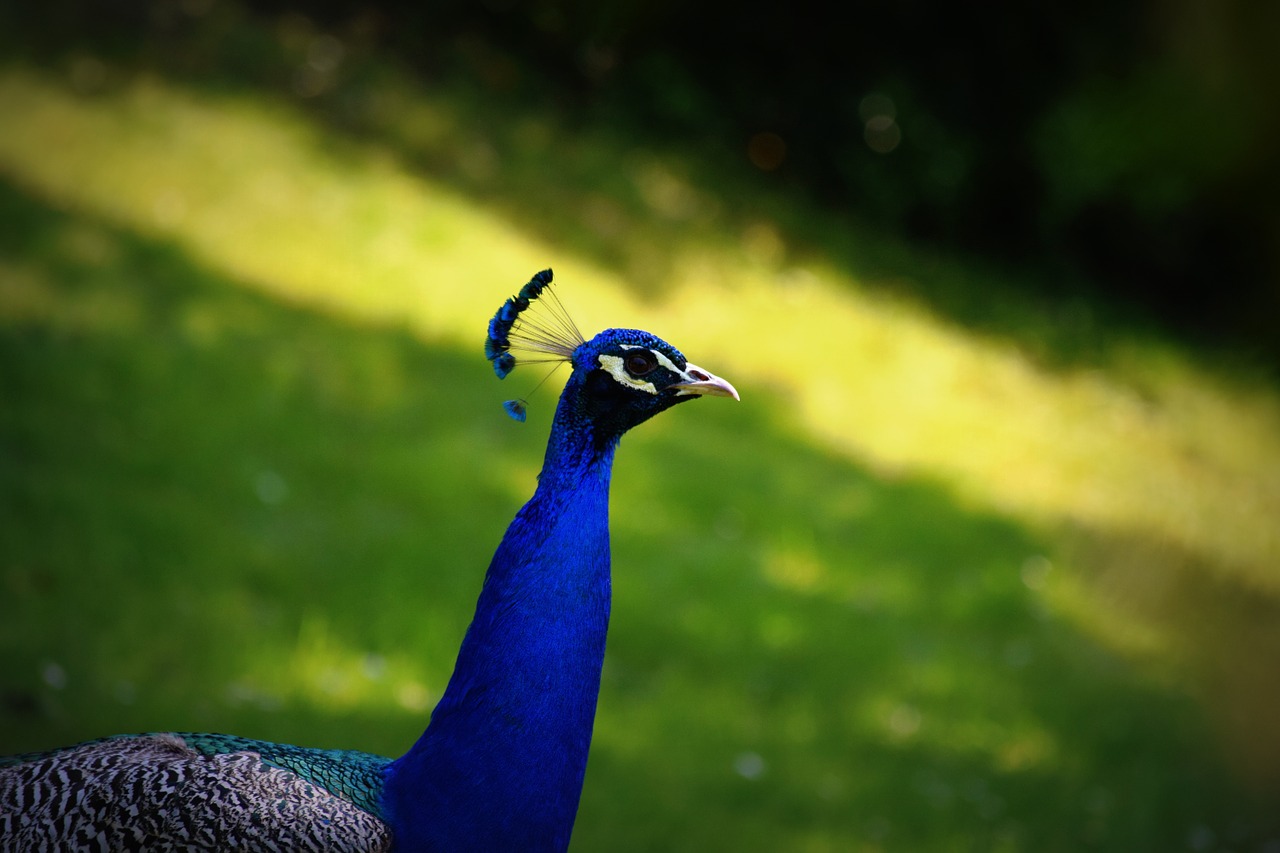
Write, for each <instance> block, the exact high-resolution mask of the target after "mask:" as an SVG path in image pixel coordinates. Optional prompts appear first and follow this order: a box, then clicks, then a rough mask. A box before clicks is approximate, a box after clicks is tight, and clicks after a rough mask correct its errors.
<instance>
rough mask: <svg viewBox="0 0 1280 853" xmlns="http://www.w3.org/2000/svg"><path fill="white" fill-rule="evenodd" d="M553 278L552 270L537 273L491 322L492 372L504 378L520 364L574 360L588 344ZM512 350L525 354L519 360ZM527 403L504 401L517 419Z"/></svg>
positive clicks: (487, 345) (487, 350)
mask: <svg viewBox="0 0 1280 853" xmlns="http://www.w3.org/2000/svg"><path fill="white" fill-rule="evenodd" d="M551 278H552V272H551V270H549V269H546V270H543V271H542V272H539V273H536V274H535V275H534V276H533V278H531V279H529V282H528V284H526V285H525V286H524V287H522V288H520V292H519V293H517V294H516V295H515V296H512V297H511V298H510V299H508V300H507V301H506V302H504V303H503V304H502V307H501V308H499V309H498V310H497V312H496V313H495V314H494V315H493V319H492V320H490V321H489V334H488V336H487V337H486V338H485V341H484V354H485V357H486V358H487V359H489V361H491V362H493V371H494V373H496V374H498V378H499V379H505V378H506V377H507V374H509V373H510V372H511V371H512V370H514V369H515V368H516V366H517V365H519V364H538V363H547V362H555V363H556V364H560V363H564V362H572V361H573V353H574V351H575V350H576V349H577V348H578V347H579V346H581V345H582V344H584V343H586V339H585V338H583V337H582V332H580V331H578V326H577V324H575V323H574V322H573V318H572V317H570V316H569V312H568V311H567V310H565V307H564V304H563V303H562V302H561V301H560V299H559V297H557V296H556V294H555V292H554V291H553V290H552V289H551ZM513 350H514V351H516V352H519V353H523V355H522V356H521V357H520V358H519V359H517V358H516V356H515V355H513V354H512V351H513ZM544 381H545V380H544ZM538 384H539V385H541V384H542V383H541V382H540V383H538ZM526 406H527V402H526V401H525V400H523V399H519V400H507V401H505V402H504V403H503V404H502V407H503V408H504V409H506V410H507V414H509V415H511V417H513V418H515V419H516V420H518V421H523V420H524V419H525V410H526Z"/></svg>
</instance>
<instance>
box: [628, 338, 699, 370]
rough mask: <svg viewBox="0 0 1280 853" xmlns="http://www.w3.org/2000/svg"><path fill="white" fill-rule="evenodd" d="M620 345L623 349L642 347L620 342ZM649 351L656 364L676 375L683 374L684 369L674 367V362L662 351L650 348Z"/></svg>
mask: <svg viewBox="0 0 1280 853" xmlns="http://www.w3.org/2000/svg"><path fill="white" fill-rule="evenodd" d="M620 346H621V347H622V348H623V349H644V347H642V346H640V345H639V344H620ZM649 352H651V353H653V357H654V358H656V359H657V360H658V364H660V365H662V366H663V367H665V368H666V369H667V370H670V371H671V372H672V373H674V374H676V375H677V376H683V375H684V371H683V370H681V369H680V368H678V367H676V365H675V362H673V361H672V360H671V359H669V358H667V357H666V356H665V355H663V354H662V353H660V352H658V351H657V350H656V349H651V350H649Z"/></svg>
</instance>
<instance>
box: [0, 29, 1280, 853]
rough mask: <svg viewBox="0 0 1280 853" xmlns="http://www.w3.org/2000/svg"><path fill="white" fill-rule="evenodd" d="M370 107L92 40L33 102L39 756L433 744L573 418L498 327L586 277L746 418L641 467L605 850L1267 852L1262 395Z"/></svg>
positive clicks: (12, 738) (615, 642)
mask: <svg viewBox="0 0 1280 853" xmlns="http://www.w3.org/2000/svg"><path fill="white" fill-rule="evenodd" d="M286 35H287V34H286ZM294 37H295V36H294V35H288V37H287V38H286V37H284V36H282V39H283V40H284V41H285V42H288V40H289V38H294ZM285 48H286V49H287V48H288V45H287V44H286V45H285ZM86 63H88V64H87V65H86ZM95 63H96V64H95ZM86 68H88V69H89V71H86ZM90 72H92V73H90ZM86 80H89V81H90V83H91V85H90V84H87V83H86ZM378 83H379V86H378V91H379V93H380V94H379V95H378V97H377V98H372V96H370V97H371V98H372V100H370V106H369V107H368V109H367V110H366V112H365V114H364V115H365V117H364V118H363V119H362V121H361V123H360V124H359V127H358V128H357V131H352V130H351V128H343V127H337V126H335V124H334V123H332V122H331V121H329V120H328V119H327V118H326V117H325V116H324V114H323V113H317V111H315V110H314V109H308V108H306V107H305V106H304V105H302V104H299V103H295V102H294V101H293V100H291V99H290V98H288V97H286V96H285V95H282V94H281V93H280V92H279V91H275V90H272V89H270V88H269V87H262V86H258V85H256V84H253V85H251V84H248V83H241V84H239V85H229V84H227V83H226V82H225V81H224V82H223V83H220V84H219V85H218V86H216V87H215V86H204V85H201V84H200V82H199V80H193V79H183V78H181V77H176V76H175V77H168V76H164V75H160V74H158V73H156V71H155V69H152V70H151V71H138V70H137V69H135V68H133V67H131V66H129V65H127V64H121V65H116V66H113V65H110V64H104V63H103V61H102V60H101V59H100V58H98V57H92V56H88V57H86V56H80V57H79V58H78V59H75V60H74V61H72V62H70V63H68V64H66V65H58V64H56V63H55V64H51V65H49V66H47V67H42V66H37V65H18V64H11V65H9V66H7V67H5V68H4V69H3V71H0V116H4V117H5V121H4V123H5V128H6V132H5V133H4V134H0V176H3V181H2V184H0V399H3V400H5V401H6V404H5V405H3V406H0V519H2V527H0V529H2V530H3V537H2V538H0V649H3V652H4V655H3V661H4V663H3V664H2V665H0V700H2V701H0V720H2V721H3V723H2V724H0V751H18V750H26V749H35V748H40V747H45V746H51V745H54V744H57V743H63V742H70V741H74V740H79V739H84V738H88V737H94V736H98V735H102V734H106V733H110V732H116V731H136V730H146V729H197V730H206V729H207V730H217V731H230V732H233V733H236V734H242V735H246V736H254V737H264V738H269V739H275V740H284V741H288V742H294V743H303V744H308V745H316V746H332V747H349V748H362V749H368V750H372V751H376V752H382V753H385V754H396V753H398V752H399V751H401V750H403V749H404V748H405V747H406V745H407V744H408V743H410V742H411V741H412V739H413V738H414V737H415V736H416V735H417V733H418V732H420V730H421V728H422V725H423V723H424V721H425V719H426V715H427V713H428V711H429V709H430V707H431V705H432V703H433V702H434V701H435V699H436V698H437V697H438V695H439V692H440V691H441V689H442V688H443V686H444V683H445V680H446V679H447V677H448V674H449V671H450V668H451V665H452V658H453V654H454V651H455V650H456V647H457V643H458V641H459V640H460V638H461V635H462V631H463V630H464V629H465V626H466V620H467V618H468V617H469V615H470V612H471V608H472V606H473V603H474V597H475V595H476V593H477V591H478V588H479V583H480V575H481V571H482V568H483V566H484V565H485V564H486V562H487V560H488V558H489V556H490V554H491V553H492V548H493V546H494V545H495V544H496V542H497V540H498V538H499V537H500V536H501V533H502V530H503V528H504V526H505V524H506V522H507V520H508V519H509V518H510V516H511V515H512V513H513V512H514V510H515V509H516V507H517V506H518V505H519V503H520V502H521V501H522V500H523V499H524V498H525V497H526V496H527V495H528V494H529V493H530V491H531V489H532V483H533V477H534V475H535V474H536V472H537V466H538V463H539V461H540V458H541V456H540V454H541V445H542V442H543V441H544V439H545V433H546V428H547V422H548V419H549V416H550V411H551V409H552V399H553V396H552V393H551V392H549V391H546V390H544V391H541V392H539V394H538V395H537V396H536V397H535V398H534V405H533V406H532V412H531V418H530V423H529V424H527V425H525V426H524V427H517V426H516V425H514V424H512V423H510V422H508V421H506V420H505V419H504V417H503V416H502V414H501V412H500V410H499V408H498V407H497V402H498V401H499V400H500V399H502V397H504V396H511V395H513V394H516V393H523V392H524V390H526V388H527V387H528V386H531V385H532V383H533V382H534V381H536V378H534V377H532V376H530V375H524V379H523V380H522V379H521V378H520V377H521V374H520V373H517V375H516V377H515V379H514V380H509V381H508V383H507V384H508V385H509V384H510V382H511V381H515V382H516V383H517V385H516V386H515V387H514V389H513V388H509V387H503V386H500V385H497V384H496V383H495V382H494V381H493V378H492V373H491V371H489V369H488V367H487V365H486V364H485V363H484V362H483V360H482V358H480V356H479V350H478V340H479V333H480V330H481V329H482V328H483V324H484V322H485V321H486V319H487V317H488V316H489V314H490V313H491V312H492V310H493V308H494V307H495V306H496V305H497V304H498V303H499V302H500V300H501V299H502V298H504V297H505V296H506V295H507V294H508V292H509V291H511V290H513V289H514V288H515V287H517V286H518V285H519V284H520V283H521V282H522V281H523V280H524V279H525V278H526V277H527V276H528V275H529V274H530V273H531V272H533V271H535V270H537V269H540V268H541V267H543V266H546V265H554V267H555V269H556V273H557V280H558V281H561V282H562V290H561V293H562V298H564V299H565V301H566V302H567V303H568V304H569V306H570V307H571V309H572V310H573V311H574V314H575V316H576V317H577V319H578V322H579V324H580V325H581V326H582V327H583V329H584V331H590V330H594V329H598V328H601V327H603V326H605V325H619V324H624V325H634V326H639V327H644V328H650V329H653V330H654V331H655V332H658V333H659V334H662V335H663V336H664V337H667V338H669V339H670V340H673V341H674V342H676V343H677V344H678V345H679V346H681V347H682V349H684V351H685V352H686V353H687V354H688V355H689V356H690V357H691V358H692V359H694V360H695V361H697V362H698V363H700V364H705V365H706V366H707V367H709V368H710V369H712V370H715V371H716V372H717V373H720V374H721V375H725V376H727V377H728V378H730V379H731V380H732V381H733V382H734V383H735V384H736V385H737V386H738V387H739V389H740V390H741V391H742V392H743V393H744V403H743V404H742V405H740V406H731V405H729V404H726V403H724V402H723V401H711V402H703V403H699V404H697V405H696V406H690V407H688V408H681V409H680V410H678V411H677V412H674V413H672V414H671V415H669V416H667V417H664V418H663V419H660V420H658V421H655V422H654V423H652V424H649V425H646V426H645V428H644V429H642V430H639V431H637V433H636V434H635V435H634V436H629V437H628V439H627V440H626V441H625V442H624V447H623V450H622V452H621V453H620V458H619V462H618V470H617V476H616V478H615V483H616V485H615V494H614V504H613V506H614V521H613V526H614V540H615V543H614V544H615V549H614V550H615V574H616V577H615V607H614V613H615V616H614V623H613V626H612V630H611V636H610V649H609V658H608V662H607V664H606V672H605V688H604V693H603V695H602V699H601V706H600V715H599V718H598V721H597V727H596V739H595V746H594V750H593V754H592V763H591V766H590V769H589V773H588V782H587V789H586V791H585V793H584V799H583V808H582V813H581V817H580V820H579V824H578V827H577V830H576V832H575V849H579V850H602V849H608V850H632V849H634V850H642V849H664V850H680V849H689V850H694V849H720V848H728V849H762V850H763V849H789V850H790V849H796V850H845V849H869V850H871V849H895V850H896V849H902V850H924V849H937V850H955V849H976V850H989V849H1004V850H1037V851H1039V850H1075V849H1080V848H1082V847H1095V848H1099V849H1108V850H1137V849H1148V850H1170V849H1186V848H1191V849H1213V848H1214V847H1215V846H1221V847H1224V848H1227V849H1235V848H1242V847H1243V848H1248V847H1250V846H1252V847H1256V848H1261V847H1262V846H1263V845H1264V844H1265V843H1272V844H1274V843H1276V839H1277V838H1280V826H1278V825H1277V824H1276V822H1275V818H1274V816H1273V815H1269V814H1268V813H1267V812H1266V811H1265V810H1264V809H1263V808H1262V807H1261V805H1260V803H1261V802H1263V800H1264V799H1265V798H1266V797H1268V796H1272V795H1274V792H1275V791H1276V789H1277V786H1278V785H1280V726H1278V725H1277V723H1276V722H1275V719H1274V713H1273V712H1274V708H1275V707H1277V704H1276V703H1277V702H1278V701H1280V685H1277V684H1276V680H1275V678H1274V673H1275V672H1276V667H1277V665H1280V629H1277V628H1276V626H1277V625H1280V574H1277V570H1276V567H1277V559H1276V558H1277V556H1280V544H1278V541H1277V537H1278V536H1280V532H1278V529H1277V527H1276V525H1275V523H1274V519H1275V518H1277V517H1280V401H1278V398H1277V395H1276V393H1275V391H1274V390H1273V389H1272V388H1271V387H1270V386H1268V385H1266V384H1264V383H1260V382H1255V381H1251V380H1250V379H1249V377H1248V376H1244V377H1243V378H1242V377H1240V376H1238V375H1232V374H1228V373H1225V372H1224V371H1222V370H1220V369H1217V368H1212V367H1207V366H1205V363H1204V362H1202V361H1200V360H1198V357H1197V355H1196V354H1195V353H1192V352H1189V351H1187V350H1185V349H1182V348H1180V347H1179V346H1178V345H1176V344H1174V343H1171V342H1170V341H1168V340H1166V339H1162V338H1161V337H1159V336H1158V335H1154V334H1151V333H1148V332H1138V331H1135V330H1134V329H1132V328H1130V327H1127V326H1124V325H1108V324H1107V322H1105V321H1099V322H1098V323H1095V324H1090V323H1074V322H1066V323H1059V322H1056V321H1055V320H1054V318H1052V317H1046V314H1045V306H1043V305H1040V304H1036V303H1033V302H1029V301H1026V300H1021V301H1020V299H1019V298H1018V297H1017V296H1016V295H1015V294H1016V293H1017V290H1018V289H1017V287H1016V281H1014V282H1011V281H1010V280H1009V279H1008V274H1004V276H1003V277H1001V276H996V277H995V278H994V279H993V280H988V278H987V275H988V271H986V270H982V269H979V268H977V267H975V266H973V265H967V264H964V263H960V262H955V261H948V260H946V259H938V258H930V257H927V256H919V255H917V254H913V253H911V252H908V251H906V248H909V247H903V248H902V249H895V248H894V247H887V248H886V247H884V246H872V245H871V242H872V238H871V237H870V236H869V235H868V234H866V233H865V232H862V231H859V230H858V229H857V227H856V226H855V225H854V224H851V223H847V222H838V223H835V224H832V223H831V222H829V221H825V220H822V219H819V218H818V217H817V216H816V214H814V213H813V212H811V211H810V212H808V213H806V211H805V210H804V208H802V207H796V206H788V204H787V203H786V201H785V199H770V198H761V197H759V196H758V195H757V194H755V191H752V190H749V189H748V188H746V187H745V186H743V187H738V186H735V185H728V186H725V185H723V184H721V185H719V186H718V187H717V189H716V191H714V192H713V191H712V190H711V189H710V188H709V187H710V186H711V184H710V183H708V182H705V181H703V180H701V179H700V177H699V174H700V173H699V172H698V171H697V169H696V168H695V167H694V166H692V165H690V163H689V162H687V161H682V160H680V159H679V158H672V157H670V156H669V155H668V154H665V153H664V152H662V151H661V150H660V149H658V148H656V147H655V148H644V147H643V146H642V145H637V144H635V143H634V142H632V143H628V144H627V145H623V144H622V143H620V142H619V141H618V140H616V139H614V138H612V137H611V136H610V135H609V134H608V132H607V130H606V129H601V130H595V129H591V128H588V129H586V130H579V131H578V132H575V133H569V132H568V131H567V130H564V129H562V128H560V127H558V126H557V125H556V123H555V121H554V120H553V119H550V118H547V117H546V116H544V115H540V114H538V113H537V112H536V111H534V110H528V111H526V112H523V113H521V112H514V113H512V112H509V111H506V110H507V108H506V107H505V106H504V107H503V108H502V110H503V111H499V110H498V108H496V107H493V106H491V105H486V102H485V101H484V100H483V99H480V98H477V96H476V93H475V92H474V91H471V90H468V89H466V88H465V87H462V86H457V87H450V86H448V85H440V86H437V87H435V88H431V89H424V88H422V87H420V86H419V85H418V84H416V83H414V82H412V81H410V80H408V79H406V78H402V77H398V76H396V75H395V74H394V73H393V72H389V71H388V72H385V73H384V74H383V75H382V76H380V77H378ZM353 92H354V95H359V94H361V90H358V89H357V90H353ZM364 94H368V93H367V92H365V93H364ZM500 119H501V120H500ZM486 151H487V152H488V153H484V152H486ZM477 152H480V153H477ZM859 246H866V247H867V248H866V251H865V253H859V252H858V251H857V247H859ZM863 256H865V257H867V258H874V259H875V261H874V264H872V263H871V262H866V263H865V264H864V265H860V264H859V262H858V260H857V259H858V258H860V257H863ZM849 258H853V259H854V260H852V261H850V260H849ZM934 288H936V289H939V290H943V291H950V292H953V293H965V294H968V297H969V302H970V303H971V304H972V303H981V301H982V300H984V299H989V300H993V305H992V307H991V311H990V312H989V313H990V314H992V315H999V316H1000V317H1001V318H1006V319H1002V320H1001V321H1000V322H999V323H996V324H993V325H992V324H988V325H984V324H983V323H981V322H977V321H975V322H971V323H970V322H965V323H962V322H958V321H957V319H955V315H954V314H951V315H948V314H947V313H945V312H940V311H937V310H934V309H933V308H931V306H930V305H929V304H928V303H927V302H926V301H924V300H923V299H922V298H921V297H920V296H919V294H920V293H928V292H929V291H930V290H931V289H934ZM975 313H979V314H980V313H982V312H980V311H976V312H975ZM1019 329H1021V330H1023V331H1018V330H1019ZM1026 330H1045V334H1044V336H1043V337H1045V338H1052V340H1053V341H1055V343H1054V344H1052V345H1045V344H1043V343H1041V344H1038V343H1037V340H1039V338H1038V336H1037V334H1036V333H1034V331H1033V332H1031V333H1028V332H1027V331H1026ZM1064 352H1065V353H1067V355H1065V356H1063V353H1064ZM1081 352H1087V355H1085V356H1081V355H1079V353H1081ZM521 383H525V384H521Z"/></svg>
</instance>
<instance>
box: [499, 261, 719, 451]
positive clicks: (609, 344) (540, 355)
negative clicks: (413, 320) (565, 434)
mask: <svg viewBox="0 0 1280 853" xmlns="http://www.w3.org/2000/svg"><path fill="white" fill-rule="evenodd" d="M550 285H551V270H543V271H542V272H540V273H538V274H537V275H535V276H534V277H533V279H532V280H530V281H529V283H528V284H526V285H525V286H524V287H523V288H522V289H521V290H520V293H518V294H517V295H516V296H513V297H511V298H510V299H508V300H507V301H506V303H504V304H503V306H502V307H501V308H499V309H498V312H497V313H496V314H494V316H493V319H492V320H491V321H490V322H489V336H488V338H487V339H486V341H485V355H486V356H487V357H488V358H489V360H490V361H492V362H493V368H494V371H495V372H496V373H497V374H498V378H499V379H502V378H505V377H506V376H507V374H509V373H510V372H511V371H512V369H514V368H515V367H516V365H517V364H527V363H530V362H567V363H569V364H570V365H571V366H572V368H573V375H572V376H571V377H570V378H569V382H568V383H567V384H566V386H565V399H566V401H567V404H568V405H569V406H570V407H571V414H573V415H574V416H575V417H582V418H585V419H587V420H588V421H589V422H590V423H591V424H592V425H593V427H594V428H595V429H597V430H599V431H600V432H602V433H603V434H606V435H615V436H617V435H621V434H622V433H623V432H625V431H626V430H628V429H630V428H631V427H633V426H635V425H637V424H640V423H643V422H644V421H646V420H648V419H649V418H651V417H653V416H654V415H656V414H657V413H658V412H661V411H663V410H665V409H669V408H671V407H672V406H674V405H676V404H677V403H682V402H685V401H688V400H694V399H697V398H698V397H704V396H713V397H732V398H733V399H735V400H737V399H739V397H738V392H737V391H736V390H735V389H734V387H733V386H732V385H730V384H729V383H728V382H726V381H725V380H723V379H721V378H720V377H718V376H716V375H714V374H712V373H711V372H710V371H707V370H703V369H702V368H700V367H698V366H697V365H694V364H690V363H689V361H688V360H687V359H686V358H685V357H684V355H682V354H681V353H680V350H678V349H676V348H675V347H673V346H672V345H671V344H669V343H667V342H666V341H664V340H662V339H661V338H659V337H657V336H655V335H652V334H650V333H649V332H643V331H639V330H637V329H606V330H605V331H603V332H601V333H600V334H598V335H596V336H595V337H594V338H592V339H591V340H589V341H588V340H585V339H584V338H583V337H582V334H581V333H580V332H579V331H578V328H577V326H576V325H574V323H573V320H572V319H570V317H569V315H568V313H567V312H566V311H565V310H564V306H563V305H561V304H560V301H559V299H557V298H556V296H555V293H554V292H553V291H552V290H551V289H550ZM540 297H541V298H540ZM535 305H540V306H543V309H544V310H543V316H541V317H537V316H534V315H533V314H532V312H530V311H529V310H528V309H529V308H530V307H532V306H535ZM513 349H514V350H517V351H520V352H522V353H525V354H526V355H522V356H521V357H520V358H519V359H518V360H517V358H516V357H515V356H514V355H513V354H512V352H511V350H513ZM503 405H504V407H505V408H506V409H507V412H508V413H509V414H510V415H511V416H512V417H514V418H515V419H516V420H520V421H523V420H524V416H525V401H524V400H508V401H507V402H506V403H504V404H503Z"/></svg>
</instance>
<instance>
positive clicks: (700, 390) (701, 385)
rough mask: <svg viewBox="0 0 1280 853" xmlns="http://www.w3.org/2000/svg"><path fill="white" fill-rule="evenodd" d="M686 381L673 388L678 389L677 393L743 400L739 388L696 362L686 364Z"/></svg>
mask: <svg viewBox="0 0 1280 853" xmlns="http://www.w3.org/2000/svg"><path fill="white" fill-rule="evenodd" d="M684 375H685V377H686V380H687V381H685V382H677V383H676V384H674V385H672V386H671V387H672V388H675V389H677V390H676V393H677V394H697V395H699V396H703V397H732V398H733V399H735V400H738V401H739V402H741V400H742V398H741V397H739V396H738V390H737V389H736V388H734V387H733V386H732V385H730V384H729V383H728V382H726V381H725V380H723V379H721V378H720V377H719V376H716V375H715V374H714V373H708V372H707V371H705V370H703V369H702V368H701V367H698V366H697V365H696V364H686V365H685V367H684Z"/></svg>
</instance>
